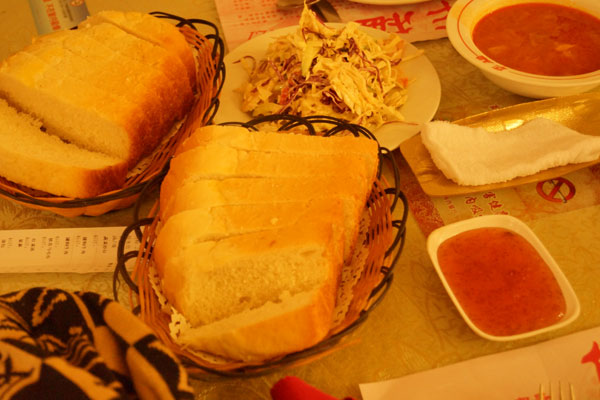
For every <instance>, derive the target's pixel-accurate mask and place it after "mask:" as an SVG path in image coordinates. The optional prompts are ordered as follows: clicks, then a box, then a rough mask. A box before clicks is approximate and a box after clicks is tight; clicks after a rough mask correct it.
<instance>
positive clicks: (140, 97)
mask: <svg viewBox="0 0 600 400" xmlns="http://www.w3.org/2000/svg"><path fill="white" fill-rule="evenodd" d="M116 14H119V13H116ZM121 14H122V13H121ZM128 18H129V19H131V20H133V19H134V17H133V16H130V17H128ZM148 18H150V19H151V20H156V22H155V25H157V26H160V28H159V32H157V36H161V37H164V36H167V34H168V35H170V36H171V37H173V38H176V39H178V43H180V42H183V43H186V41H185V38H184V37H183V35H181V33H179V30H178V29H177V28H176V27H175V26H174V25H172V24H170V23H169V22H166V21H162V20H159V19H157V18H154V17H151V16H147V15H144V14H140V15H139V19H140V20H144V21H147V19H148ZM130 32H133V30H132V31H125V30H123V29H121V28H119V27H117V26H116V25H114V24H112V23H107V22H106V23H89V24H84V25H82V27H80V28H79V29H76V30H68V31H62V32H57V33H52V34H49V35H44V36H41V37H39V38H36V39H35V40H34V43H32V44H31V45H29V46H27V47H26V48H24V49H23V50H21V51H19V52H17V53H15V54H13V55H12V56H10V57H8V58H7V59H6V60H4V61H3V62H2V64H1V65H0V96H1V97H3V98H5V99H6V100H7V101H8V103H9V104H10V105H12V106H14V107H15V108H17V109H18V110H19V111H20V112H21V114H20V115H25V114H29V115H30V116H32V117H33V118H35V119H36V120H39V121H41V123H42V124H43V127H44V130H45V131H46V134H50V135H54V136H56V137H57V138H60V139H61V140H63V141H65V142H68V143H69V144H71V145H72V146H68V147H65V151H66V153H65V154H64V157H65V158H67V159H68V158H70V157H71V152H72V151H74V150H73V149H75V148H76V147H77V148H79V149H78V150H83V149H85V150H87V151H89V152H93V153H95V154H96V155H95V157H96V156H100V155H104V156H105V157H108V158H112V159H116V160H117V163H118V164H119V165H120V164H124V165H125V169H122V168H121V169H119V171H120V174H121V176H120V177H119V179H117V180H116V181H107V183H106V185H103V186H101V187H100V186H99V187H98V188H97V189H98V190H91V191H90V188H89V187H86V185H85V180H80V182H79V183H78V182H71V183H70V184H69V185H70V186H71V190H69V192H68V194H67V193H66V192H64V191H61V190H62V189H61V188H60V187H54V185H45V186H44V187H41V186H39V185H37V184H36V182H37V181H38V180H33V181H32V180H31V179H29V174H27V173H26V172H24V173H23V175H22V176H14V177H12V178H8V177H7V176H6V173H5V171H4V170H3V169H4V167H3V164H0V176H5V177H6V178H8V179H10V180H12V181H14V182H16V183H19V184H21V185H24V186H28V187H31V188H33V189H38V190H43V191H46V192H49V193H52V194H55V195H64V196H70V197H90V196H94V195H97V194H100V193H103V192H104V191H107V190H112V189H117V188H119V186H120V185H122V183H123V182H124V180H125V175H126V173H127V170H128V169H129V168H131V167H132V166H134V165H135V164H136V163H137V162H138V161H139V160H140V159H141V158H142V157H144V156H145V155H147V154H149V153H150V152H151V151H152V150H154V148H155V147H156V146H157V145H158V144H159V142H160V141H161V140H162V139H163V138H164V137H165V135H166V134H167V133H168V132H169V131H170V130H171V127H172V126H173V124H174V122H175V121H176V120H178V119H181V118H182V117H183V116H184V115H185V114H186V113H187V112H188V110H189V108H190V107H191V104H192V101H193V92H192V86H191V85H190V79H189V78H188V74H189V73H190V71H188V67H187V66H185V65H184V64H183V62H182V61H181V58H180V57H181V48H180V47H179V46H177V48H174V47H175V46H172V45H171V44H170V43H167V44H165V45H157V44H156V43H158V42H157V41H149V40H147V39H144V38H142V37H141V36H139V35H135V34H132V33H130ZM174 40H175V39H174ZM187 51H188V53H189V57H191V58H192V61H193V52H192V49H191V47H189V46H187ZM13 134H14V135H18V132H14V133H13ZM41 143H42V142H41V141H35V140H33V141H31V142H30V144H31V146H32V151H31V152H32V153H33V154H37V153H40V151H38V150H39V147H40V146H41ZM0 146H1V144H0ZM28 160H30V161H31V160H33V159H32V158H31V157H29V158H27V159H23V160H21V162H20V165H21V167H22V170H23V171H27V170H28V169H31V168H32V167H33V164H31V165H28V164H27V162H29V161H28ZM46 162H47V160H46ZM113 169H114V168H113ZM46 171H48V170H45V171H38V173H39V174H40V175H41V177H40V179H39V180H42V181H43V180H44V176H45V175H46ZM61 171H62V169H61V168H58V166H57V168H54V175H53V179H49V178H50V177H49V176H48V177H47V178H48V179H46V181H52V182H58V181H59V180H60V176H62V177H63V178H64V179H67V177H69V175H68V171H66V170H65V171H64V174H63V172H61ZM81 179H84V176H83V175H81ZM85 179H86V180H87V179H89V178H85ZM115 182H119V183H115ZM111 183H112V184H111ZM36 185H37V186H36ZM78 185H79V186H80V187H81V190H77V187H78Z"/></svg>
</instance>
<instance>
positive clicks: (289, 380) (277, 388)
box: [271, 376, 353, 400]
mask: <svg viewBox="0 0 600 400" xmlns="http://www.w3.org/2000/svg"><path fill="white" fill-rule="evenodd" d="M271 398H272V399H273V400H338V399H337V398H335V397H333V396H330V395H328V394H326V393H323V392H322V391H320V390H319V389H317V388H315V387H313V386H311V385H309V384H308V383H306V382H304V381H303V380H302V379H300V378H297V377H295V376H286V377H285V378H283V379H280V380H279V381H277V382H276V383H275V384H274V385H273V387H272V388H271ZM344 400H353V399H351V398H350V397H347V398H345V399H344Z"/></svg>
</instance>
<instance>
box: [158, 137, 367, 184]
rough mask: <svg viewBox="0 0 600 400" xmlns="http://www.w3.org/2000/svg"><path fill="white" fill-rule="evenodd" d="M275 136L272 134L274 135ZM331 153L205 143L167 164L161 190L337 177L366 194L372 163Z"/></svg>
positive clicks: (350, 156)
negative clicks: (354, 181) (204, 182)
mask: <svg viewBox="0 0 600 400" xmlns="http://www.w3.org/2000/svg"><path fill="white" fill-rule="evenodd" d="M274 135H275V134H274ZM376 156H377V153H375V159H373V158H369V159H368V162H366V161H365V159H361V157H358V156H355V155H346V154H343V153H339V152H338V153H331V154H328V155H326V156H324V155H323V154H319V153H316V154H314V153H308V152H307V153H293V152H265V151H261V150H239V149H236V148H233V147H229V146H227V145H221V144H216V143H209V144H207V145H202V146H196V147H195V148H192V149H190V150H188V151H185V152H183V153H179V154H178V155H177V156H176V157H174V158H173V159H172V160H171V167H170V169H169V173H168V174H167V176H166V177H165V179H164V181H163V183H162V187H163V190H164V191H166V192H170V191H175V190H176V187H177V186H181V185H185V184H186V183H193V182H196V181H198V180H201V179H226V178H285V177H314V176H327V175H329V176H331V175H341V173H342V171H343V172H344V173H345V174H347V175H350V176H354V177H357V178H360V181H359V182H358V184H359V189H360V190H362V191H363V192H364V193H368V192H369V189H370V188H371V185H372V183H373V181H374V180H375V175H376V173H377V164H376V161H375V162H373V160H376Z"/></svg>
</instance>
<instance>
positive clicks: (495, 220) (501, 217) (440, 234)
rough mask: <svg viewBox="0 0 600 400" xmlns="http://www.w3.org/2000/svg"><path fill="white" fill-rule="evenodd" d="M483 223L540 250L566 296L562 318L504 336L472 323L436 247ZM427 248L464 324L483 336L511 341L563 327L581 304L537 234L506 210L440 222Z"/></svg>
mask: <svg viewBox="0 0 600 400" xmlns="http://www.w3.org/2000/svg"><path fill="white" fill-rule="evenodd" d="M484 227H500V228H505V229H509V230H511V231H513V232H515V233H517V234H519V235H520V236H522V237H523V238H524V239H525V240H527V241H528V242H529V243H530V244H531V245H533V247H534V248H535V249H536V250H537V252H538V253H539V254H540V256H541V257H542V259H543V260H544V261H545V262H546V264H547V265H548V267H549V268H550V270H551V271H552V273H553V274H554V277H555V278H556V280H557V282H558V284H559V286H560V289H561V292H562V294H563V296H564V298H565V302H566V311H565V315H564V316H563V318H562V319H560V320H559V321H557V322H556V323H554V324H552V325H549V326H546V327H543V328H539V329H535V330H532V331H528V332H523V333H519V334H515V335H506V336H497V335H492V334H489V333H487V332H484V331H483V330H481V329H480V328H479V327H478V326H477V325H475V323H473V321H472V320H471V318H470V317H469V316H468V314H467V313H466V312H465V311H464V309H463V308H462V305H461V304H460V302H459V301H458V299H457V298H456V296H455V295H454V292H453V290H452V287H451V286H450V285H449V284H448V281H447V280H446V278H445V275H444V273H443V272H442V270H441V268H440V265H439V262H438V258H437V250H438V247H439V246H440V244H441V243H443V242H444V241H446V240H447V239H449V238H451V237H453V236H456V235H458V234H459V233H462V232H465V231H469V230H473V229H477V228H484ZM427 252H428V253H429V257H430V259H431V261H432V262H433V266H434V268H435V270H436V272H437V274H438V276H439V278H440V280H441V281H442V284H443V286H444V288H445V289H446V292H447V293H448V295H449V297H450V298H451V300H452V302H453V303H454V306H455V307H456V308H457V310H458V312H459V313H460V315H461V316H462V317H463V319H464V320H465V322H466V323H467V325H468V326H469V327H470V328H471V329H472V330H473V331H474V332H475V333H476V334H477V335H479V336H481V337H483V338H485V339H488V340H492V341H514V340H520V339H525V338H529V337H532V336H537V335H540V334H542V333H546V332H550V331H553V330H556V329H559V328H562V327H565V326H567V325H568V324H570V323H571V322H573V321H574V320H575V319H577V318H578V317H579V314H580V312H581V306H580V304H579V299H578V298H577V295H576V293H575V291H574V290H573V287H572V286H571V284H570V283H569V280H568V279H567V277H566V276H565V274H564V273H563V272H562V270H561V269H560V267H559V266H558V264H557V263H556V261H555V260H554V258H553V257H552V255H551V254H550V252H549V251H548V249H547V248H546V247H545V246H544V244H543V243H542V242H541V241H540V239H539V238H538V237H537V235H536V234H535V233H534V232H533V231H532V230H531V228H529V226H528V225H527V224H525V223H524V222H523V221H521V220H520V219H518V218H516V217H513V216H511V215H506V214H494V215H483V216H479V217H474V218H470V219H466V220H462V221H458V222H454V223H451V224H448V225H445V226H442V227H440V228H437V229H436V230H434V231H433V232H432V233H431V234H430V235H429V237H428V238H427Z"/></svg>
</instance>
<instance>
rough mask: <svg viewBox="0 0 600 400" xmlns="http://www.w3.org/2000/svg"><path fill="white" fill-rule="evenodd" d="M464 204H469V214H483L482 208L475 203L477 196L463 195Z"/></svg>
mask: <svg viewBox="0 0 600 400" xmlns="http://www.w3.org/2000/svg"><path fill="white" fill-rule="evenodd" d="M465 204H467V205H469V209H470V210H471V214H473V215H474V216H480V215H483V208H481V207H480V206H479V205H477V197H475V196H467V197H465Z"/></svg>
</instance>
